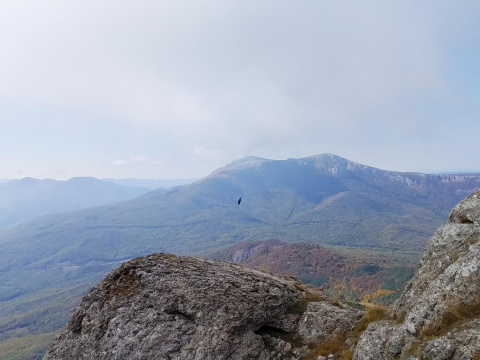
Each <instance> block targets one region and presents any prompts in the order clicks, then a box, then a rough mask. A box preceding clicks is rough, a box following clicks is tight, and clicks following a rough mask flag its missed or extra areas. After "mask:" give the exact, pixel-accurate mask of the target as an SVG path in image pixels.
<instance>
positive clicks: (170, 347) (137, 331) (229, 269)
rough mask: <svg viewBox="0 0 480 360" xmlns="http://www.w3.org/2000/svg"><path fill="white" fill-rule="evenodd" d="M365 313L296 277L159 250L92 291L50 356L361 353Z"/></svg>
mask: <svg viewBox="0 0 480 360" xmlns="http://www.w3.org/2000/svg"><path fill="white" fill-rule="evenodd" d="M361 317H362V313H361V312H359V311H357V310H353V309H351V308H348V307H343V306H341V305H334V304H332V303H331V302H329V301H327V300H326V299H325V298H324V297H323V295H322V293H320V292H318V291H317V290H315V289H313V288H309V287H307V286H306V285H304V284H302V283H300V282H298V281H296V280H295V279H292V278H287V277H281V276H276V275H272V274H267V273H264V272H260V271H257V270H252V269H247V268H244V267H242V266H238V265H234V264H228V263H215V262H211V261H208V260H200V259H195V258H178V257H175V256H173V255H164V254H154V255H151V256H148V257H145V258H139V259H135V260H133V261H130V262H128V263H126V264H124V265H122V266H121V267H120V268H119V269H117V270H115V271H113V272H112V273H111V274H110V275H108V276H107V278H106V279H105V280H104V281H103V282H102V283H101V284H100V285H99V286H97V287H95V288H94V289H93V290H92V291H91V292H90V293H89V294H88V295H87V296H85V298H84V299H83V300H82V302H81V304H80V305H79V307H78V308H77V310H76V311H75V313H74V314H73V316H72V318H71V320H70V321H69V323H68V324H67V325H66V326H65V328H64V329H63V331H62V332H61V333H60V335H59V336H58V338H57V339H56V341H55V342H54V344H53V345H52V347H51V348H50V350H49V351H48V353H47V354H46V355H45V358H44V359H182V360H189V359H192V360H194V359H202V360H208V359H211V360H214V359H215V360H221V359H303V358H306V357H309V358H312V359H316V358H317V357H318V356H322V355H328V354H329V353H338V354H341V351H342V349H343V350H345V351H350V352H353V346H354V340H353V339H351V338H350V336H351V335H350V334H351V333H352V329H353V327H354V326H355V324H356V323H358V321H359V320H360V318H361ZM339 356H341V355H339Z"/></svg>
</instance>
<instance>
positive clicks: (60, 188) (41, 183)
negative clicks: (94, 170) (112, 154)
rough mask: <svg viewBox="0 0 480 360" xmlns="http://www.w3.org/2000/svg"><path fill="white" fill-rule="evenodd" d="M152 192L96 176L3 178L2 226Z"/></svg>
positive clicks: (0, 209) (129, 198)
mask: <svg viewBox="0 0 480 360" xmlns="http://www.w3.org/2000/svg"><path fill="white" fill-rule="evenodd" d="M148 191H149V190H147V189H142V188H135V187H129V186H121V185H116V184H112V183H109V182H105V181H101V180H97V179H94V178H72V179H70V180H68V181H57V180H48V179H47V180H38V179H33V178H24V179H19V180H0V199H2V201H1V203H0V228H6V227H10V226H12V225H16V224H18V223H21V222H24V221H27V220H30V219H33V218H35V217H37V216H41V215H45V214H50V213H58V212H62V211H67V210H78V209H84V208H88V207H92V206H100V205H106V204H111V203H115V202H120V201H125V200H131V199H133V198H136V197H138V196H140V195H143V194H145V193H147V192H148Z"/></svg>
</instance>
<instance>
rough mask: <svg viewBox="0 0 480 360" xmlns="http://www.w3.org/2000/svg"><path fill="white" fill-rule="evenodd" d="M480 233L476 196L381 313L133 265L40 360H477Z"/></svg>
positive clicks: (237, 279) (239, 279)
mask: <svg viewBox="0 0 480 360" xmlns="http://www.w3.org/2000/svg"><path fill="white" fill-rule="evenodd" d="M479 224H480V191H479V192H476V193H474V194H473V195H471V196H469V197H468V198H467V199H465V200H464V201H462V202H461V203H460V204H459V205H458V206H456V207H455V208H454V209H453V211H452V212H451V214H450V217H449V220H448V221H447V222H446V223H445V224H444V225H443V226H442V227H441V228H440V229H439V230H438V231H437V232H436V233H435V235H434V236H433V237H432V238H431V240H430V241H429V243H428V245H427V248H426V251H425V253H424V255H423V258H422V261H421V264H420V267H419V269H418V271H417V273H416V274H415V277H414V278H413V279H412V280H411V281H410V282H409V284H408V286H407V288H406V289H405V291H404V292H403V294H402V296H401V297H400V298H399V299H398V300H397V302H396V303H395V304H394V306H393V307H391V308H390V309H386V308H384V307H379V306H376V305H373V304H371V303H369V302H368V301H366V302H365V303H363V304H362V305H363V306H364V310H365V311H358V310H354V309H353V308H351V307H349V306H347V305H345V304H342V303H340V302H335V301H332V300H329V299H328V298H326V297H325V295H324V294H323V293H322V292H321V291H319V290H318V289H314V288H311V287H309V286H307V285H305V284H303V283H301V282H299V281H297V280H295V279H294V278H292V277H281V276H280V275H275V274H271V273H266V272H262V271H258V270H252V269H248V268H244V267H241V266H239V265H236V264H231V263H215V262H211V261H207V260H201V259H195V258H178V257H176V256H174V255H165V254H153V255H151V256H148V257H145V258H138V259H135V260H132V261H130V262H128V263H125V264H123V265H122V266H121V267H120V268H118V269H116V270H115V271H113V272H112V273H110V274H109V275H108V276H107V277H106V278H105V280H104V281H103V282H101V283H100V284H99V285H97V286H96V287H95V288H93V289H92V290H91V291H90V292H89V293H88V294H87V295H86V296H85V297H84V298H83V300H82V302H81V303H80V305H79V306H78V307H77V309H76V310H75V312H74V313H73V315H72V316H71V318H70V320H69V322H68V323H67V325H66V326H65V327H64V328H63V330H62V331H61V332H60V334H59V335H58V336H57V338H56V339H55V341H54V342H53V344H52V346H51V347H50V349H49V350H48V352H47V354H46V356H45V360H53V359H59V360H60V359H71V358H75V359H92V358H97V357H101V358H102V359H130V358H136V359H144V358H145V359H146V358H160V359H174V360H176V359H178V360H180V359H182V360H183V359H191V360H200V359H206V360H213V359H215V360H227V359H238V360H240V359H259V360H287V359H290V360H300V359H317V360H326V359H332V360H340V359H343V360H349V359H353V360H391V359H411V360H414V359H417V360H420V359H423V360H441V359H444V360H447V359H451V360H460V359H465V360H466V359H469V360H476V359H478V358H479V356H480V267H479V263H478V259H479V258H480V225H479ZM276 245H277V246H278V245H279V244H276ZM257 246H262V245H257ZM280 246H281V245H280ZM250 250H251V249H250ZM237 255H238V256H240V257H241V258H245V255H246V256H247V257H250V256H251V255H250V254H246V253H241V252H239V253H237Z"/></svg>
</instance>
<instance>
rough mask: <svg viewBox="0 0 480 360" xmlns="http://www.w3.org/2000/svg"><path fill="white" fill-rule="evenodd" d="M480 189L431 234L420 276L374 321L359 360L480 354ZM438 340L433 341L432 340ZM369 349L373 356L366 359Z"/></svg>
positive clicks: (362, 341) (361, 342)
mask: <svg viewBox="0 0 480 360" xmlns="http://www.w3.org/2000/svg"><path fill="white" fill-rule="evenodd" d="M479 260H480V192H476V193H474V194H472V195H471V196H469V197H468V198H467V199H465V200H464V201H462V202H461V203H460V204H459V205H457V206H456V207H455V208H454V209H453V210H452V212H451V214H450V217H449V221H448V222H447V223H446V224H445V225H444V226H442V227H441V228H440V229H439V230H438V231H437V232H436V233H435V235H434V236H433V237H432V239H431V240H430V242H429V244H428V245H427V248H426V250H425V253H424V256H423V258H422V261H421V263H420V267H419V269H418V271H417V274H416V275H415V277H414V278H413V279H412V280H411V281H410V283H409V284H408V285H407V287H406V290H405V292H404V293H403V294H402V296H401V297H400V298H399V300H398V301H397V302H396V303H395V305H394V306H393V307H392V309H391V311H390V314H389V315H390V317H391V318H392V319H393V320H392V321H384V322H381V323H373V324H370V325H369V327H368V329H367V330H366V331H365V332H364V333H363V335H362V337H361V339H360V340H359V342H358V345H357V348H356V351H355V359H358V360H362V359H370V358H371V359H374V358H375V359H378V360H382V359H391V358H392V357H393V358H399V359H407V358H412V359H414V358H419V359H474V358H475V359H478V358H480V326H479V317H480V263H479ZM431 339H433V340H431ZM370 351H374V352H375V354H376V355H375V356H373V357H364V356H367V355H366V354H367V353H369V352H370Z"/></svg>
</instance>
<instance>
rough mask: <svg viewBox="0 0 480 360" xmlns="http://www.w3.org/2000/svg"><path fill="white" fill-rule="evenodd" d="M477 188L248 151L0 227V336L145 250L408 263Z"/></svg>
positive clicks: (32, 327) (62, 306) (476, 183)
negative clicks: (191, 175)
mask: <svg viewBox="0 0 480 360" xmlns="http://www.w3.org/2000/svg"><path fill="white" fill-rule="evenodd" d="M109 185H111V184H109ZM479 188H480V175H474V174H465V175H461V174H450V175H426V174H417V173H401V172H392V171H384V170H380V169H376V168H372V167H369V166H365V165H361V164H358V163H355V162H352V161H349V160H347V159H343V158H341V157H338V156H335V155H331V154H324V155H318V156H312V157H307V158H302V159H288V160H278V161H276V160H267V159H261V158H254V157H249V158H245V159H241V160H238V161H235V162H233V163H231V164H229V165H227V166H225V167H223V168H221V169H218V170H217V171H215V172H213V173H212V174H211V175H210V176H208V177H206V178H203V179H201V180H198V181H196V182H194V183H192V184H190V185H184V186H181V187H177V188H173V189H170V190H166V191H165V190H156V191H152V192H149V193H146V194H144V195H142V196H140V197H137V198H135V199H133V200H129V201H124V202H122V203H116V204H110V205H106V206H100V207H95V208H89V209H84V210H78V211H72V212H68V213H59V214H55V215H46V216H43V217H37V218H35V219H33V220H31V221H29V222H27V223H22V224H20V225H17V226H14V227H11V228H9V229H4V230H3V231H0V253H1V254H2V256H1V257H0V273H1V274H2V279H3V281H2V282H1V283H0V341H1V340H2V339H8V338H9V337H12V336H16V334H19V333H20V334H22V336H27V335H32V336H33V335H35V334H39V333H45V332H51V331H53V330H55V329H58V328H59V326H61V324H62V321H65V319H66V316H67V314H68V312H69V311H70V309H71V306H73V305H72V304H73V300H72V297H75V296H77V297H80V296H81V294H83V293H84V292H85V291H86V290H87V289H88V287H89V286H91V284H93V283H95V282H97V281H98V280H99V279H100V278H101V277H103V276H104V275H105V274H106V273H108V271H110V270H111V269H113V268H114V267H117V266H118V265H119V264H120V263H121V262H123V261H126V260H128V259H131V258H134V257H138V256H143V255H147V254H150V253H153V252H168V253H175V254H189V255H192V254H204V255H205V254H208V253H212V252H215V251H218V250H221V249H224V248H227V247H229V246H232V245H235V244H237V243H239V242H241V241H259V240H266V239H278V240H281V241H285V242H289V243H295V242H303V243H311V244H324V245H330V246H341V247H348V248H355V249H363V250H365V249H368V250H371V251H377V252H386V253H391V252H394V253H395V254H402V255H408V256H410V257H411V258H413V259H415V260H417V259H418V257H419V256H420V254H421V252H422V251H423V248H424V246H425V244H426V242H427V240H428V238H429V237H430V236H431V235H432V234H433V233H434V231H435V229H436V228H437V227H438V226H439V225H441V223H443V222H444V221H445V220H446V219H447V217H448V213H449V211H450V210H451V208H452V207H453V206H454V205H455V204H456V203H458V202H459V201H460V200H462V199H463V198H465V197H466V196H467V195H469V194H470V193H472V192H474V191H475V190H476V189H479ZM239 197H242V202H241V204H240V205H237V200H238V198H239ZM66 297H68V301H67V300H65V299H66ZM66 304H68V306H67V305H66ZM59 324H60V325H59Z"/></svg>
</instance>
